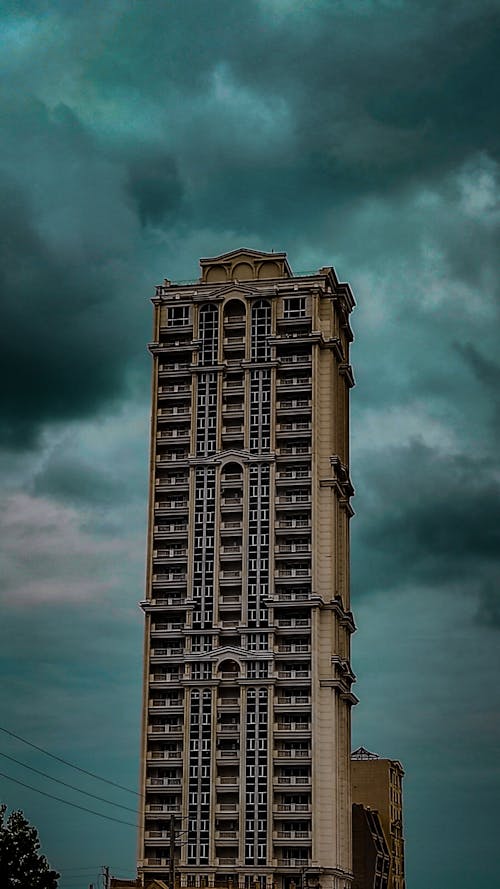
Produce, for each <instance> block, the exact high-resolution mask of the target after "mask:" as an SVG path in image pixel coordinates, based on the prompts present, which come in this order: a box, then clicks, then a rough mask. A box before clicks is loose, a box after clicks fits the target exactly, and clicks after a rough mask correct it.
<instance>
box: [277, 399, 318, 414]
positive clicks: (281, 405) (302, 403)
mask: <svg viewBox="0 0 500 889" xmlns="http://www.w3.org/2000/svg"><path fill="white" fill-rule="evenodd" d="M310 407H311V399H310V398H287V399H282V400H281V401H280V402H278V406H277V408H278V411H290V410H294V411H296V410H297V408H305V409H306V410H307V409H308V408H310Z"/></svg>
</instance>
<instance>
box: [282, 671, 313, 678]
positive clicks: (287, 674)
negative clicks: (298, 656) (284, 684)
mask: <svg viewBox="0 0 500 889" xmlns="http://www.w3.org/2000/svg"><path fill="white" fill-rule="evenodd" d="M276 676H277V678H278V679H310V678H311V671H310V670H277V672H276Z"/></svg>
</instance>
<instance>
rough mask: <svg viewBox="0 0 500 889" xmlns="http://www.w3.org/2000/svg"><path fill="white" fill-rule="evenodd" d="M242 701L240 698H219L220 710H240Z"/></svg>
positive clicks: (218, 706) (218, 705)
mask: <svg viewBox="0 0 500 889" xmlns="http://www.w3.org/2000/svg"><path fill="white" fill-rule="evenodd" d="M239 706H240V699H239V698H238V697H236V696H235V697H231V698H229V697H228V698H219V699H218V701H217V709H218V710H239Z"/></svg>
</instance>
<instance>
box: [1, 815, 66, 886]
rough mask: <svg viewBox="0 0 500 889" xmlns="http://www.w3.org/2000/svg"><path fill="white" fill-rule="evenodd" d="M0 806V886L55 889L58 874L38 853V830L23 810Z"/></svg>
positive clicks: (43, 856)
mask: <svg viewBox="0 0 500 889" xmlns="http://www.w3.org/2000/svg"><path fill="white" fill-rule="evenodd" d="M6 811H7V806H4V805H2V806H0V886H1V887H2V889H57V882H58V880H59V874H58V873H57V872H56V871H55V870H51V868H50V865H49V863H48V861H47V859H46V858H45V855H39V854H38V849H39V848H40V840H39V839H38V831H37V830H36V829H35V828H34V827H32V826H31V824H30V823H29V822H28V821H27V820H26V818H25V817H24V815H23V813H22V812H11V814H10V815H9V817H8V818H7V820H5V813H6Z"/></svg>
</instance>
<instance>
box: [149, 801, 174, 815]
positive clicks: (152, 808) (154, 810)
mask: <svg viewBox="0 0 500 889" xmlns="http://www.w3.org/2000/svg"><path fill="white" fill-rule="evenodd" d="M146 814H147V815H153V814H154V815H159V814H165V815H166V814H169V815H170V814H174V815H180V814H181V805H180V803H149V805H147V806H146Z"/></svg>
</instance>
